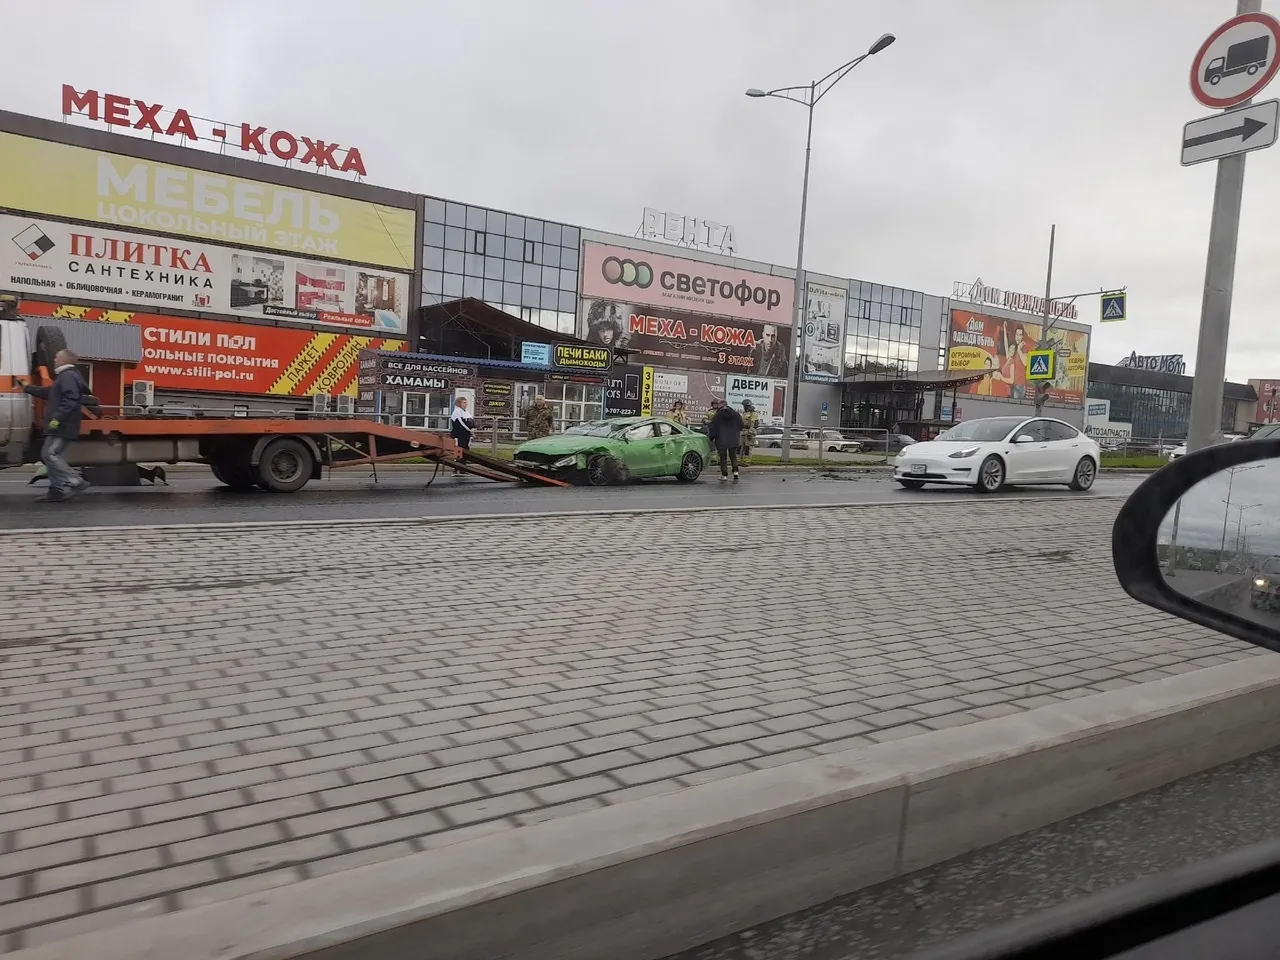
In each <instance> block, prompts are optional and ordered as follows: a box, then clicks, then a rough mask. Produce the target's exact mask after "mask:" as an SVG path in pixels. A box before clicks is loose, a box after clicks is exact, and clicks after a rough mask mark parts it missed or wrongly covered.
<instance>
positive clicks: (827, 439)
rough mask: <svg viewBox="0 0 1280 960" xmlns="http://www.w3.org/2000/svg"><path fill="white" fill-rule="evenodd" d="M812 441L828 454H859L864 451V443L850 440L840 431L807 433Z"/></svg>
mask: <svg viewBox="0 0 1280 960" xmlns="http://www.w3.org/2000/svg"><path fill="white" fill-rule="evenodd" d="M806 432H807V434H808V437H809V439H810V440H812V441H813V442H814V443H815V444H817V445H818V446H820V447H822V449H823V450H826V451H827V452H828V453H857V452H858V451H859V450H861V449H862V441H860V440H850V439H849V438H848V437H846V436H845V435H844V434H842V433H841V432H840V431H839V430H809V431H806Z"/></svg>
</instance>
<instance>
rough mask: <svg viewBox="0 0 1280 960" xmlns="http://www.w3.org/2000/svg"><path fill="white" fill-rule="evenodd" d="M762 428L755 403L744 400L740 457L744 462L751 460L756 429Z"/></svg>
mask: <svg viewBox="0 0 1280 960" xmlns="http://www.w3.org/2000/svg"><path fill="white" fill-rule="evenodd" d="M759 428H760V414H758V413H756V407H755V404H753V403H752V402H751V401H750V400H743V401H742V450H741V452H740V453H739V455H738V459H739V460H740V461H742V462H743V463H750V462H751V451H752V450H754V449H755V447H756V431H757V430H758V429H759Z"/></svg>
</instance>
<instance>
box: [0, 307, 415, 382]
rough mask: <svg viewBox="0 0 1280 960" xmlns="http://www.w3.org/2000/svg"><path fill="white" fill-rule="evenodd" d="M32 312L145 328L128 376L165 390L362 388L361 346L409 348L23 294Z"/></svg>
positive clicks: (379, 339)
mask: <svg viewBox="0 0 1280 960" xmlns="http://www.w3.org/2000/svg"><path fill="white" fill-rule="evenodd" d="M21 311H22V313H23V314H24V315H26V316H29V317H70V318H72V319H75V320H97V321H101V322H104V323H131V324H134V325H135V326H138V327H141V328H142V362H141V363H139V364H138V365H137V366H136V367H135V368H133V369H132V370H129V369H126V370H125V377H124V379H125V383H126V384H128V383H133V382H134V381H136V380H150V381H151V382H153V383H154V384H155V385H156V387H157V388H159V389H162V390H184V391H186V390H191V391H202V392H212V393H246V394H258V395H263V396H272V395H274V396H289V397H307V396H311V395H312V394H316V393H328V394H333V395H338V394H347V395H348V396H352V397H354V396H355V395H356V381H357V379H358V376H359V366H358V363H357V360H358V358H359V354H360V351H361V350H403V349H404V348H405V341H403V340H391V339H386V338H383V337H368V336H355V335H352V334H343V333H316V332H313V331H310V330H298V329H296V328H293V327H263V326H258V325H256V324H249V323H235V322H231V321H221V320H194V319H190V318H188V317H171V316H165V315H161V314H151V313H133V312H130V311H122V310H107V309H103V308H98V307H76V306H71V305H60V304H56V303H45V302H43V301H32V300H24V301H23V302H22V304H21Z"/></svg>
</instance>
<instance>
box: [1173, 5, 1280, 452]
mask: <svg viewBox="0 0 1280 960" xmlns="http://www.w3.org/2000/svg"><path fill="white" fill-rule="evenodd" d="M1261 9H1262V0H1237V2H1236V16H1235V17H1234V18H1233V19H1231V20H1228V21H1227V22H1226V23H1224V24H1223V25H1222V26H1220V27H1219V28H1218V29H1217V30H1215V31H1214V32H1213V33H1212V34H1211V35H1210V36H1209V39H1208V40H1206V41H1205V42H1204V43H1203V44H1202V45H1201V47H1200V50H1199V52H1198V53H1197V54H1196V57H1195V60H1194V61H1192V64H1191V92H1192V93H1193V94H1194V95H1195V98H1196V99H1197V100H1199V101H1200V102H1201V103H1203V104H1204V105H1205V106H1209V107H1217V108H1230V107H1238V106H1241V105H1243V104H1247V103H1248V102H1249V101H1250V100H1251V99H1252V98H1253V96H1254V94H1256V93H1258V92H1259V91H1260V90H1261V89H1262V88H1263V87H1265V86H1266V85H1267V83H1269V82H1270V81H1271V78H1272V77H1273V76H1275V73H1276V69H1277V67H1280V55H1278V53H1280V51H1277V49H1276V48H1277V45H1280V22H1278V21H1277V20H1276V19H1275V18H1274V17H1270V16H1266V15H1265V14H1263V13H1261V12H1260V10H1261ZM1260 106H1261V105H1260ZM1268 117H1269V115H1264V116H1262V117H1248V118H1247V117H1240V118H1238V119H1239V121H1240V122H1239V123H1237V122H1236V118H1233V119H1232V120H1230V121H1227V122H1226V123H1225V126H1224V127H1222V128H1219V129H1216V130H1207V131H1205V132H1203V133H1202V134H1201V135H1200V136H1201V137H1204V136H1212V135H1213V134H1215V133H1222V132H1224V131H1225V130H1236V129H1238V130H1239V136H1238V137H1236V136H1235V135H1234V134H1233V135H1232V137H1231V138H1226V137H1224V138H1222V139H1220V140H1204V139H1199V138H1197V137H1196V136H1194V135H1193V136H1192V137H1191V140H1193V141H1195V140H1197V139H1199V143H1193V144H1192V145H1191V146H1188V141H1187V138H1186V136H1185V134H1186V133H1187V132H1188V131H1184V139H1183V141H1182V148H1183V152H1184V157H1185V156H1186V152H1187V151H1188V150H1194V149H1196V148H1197V147H1198V148H1200V149H1204V148H1205V147H1206V146H1210V145H1213V144H1227V143H1231V144H1233V145H1234V144H1238V145H1239V146H1240V147H1241V152H1238V153H1233V154H1231V155H1229V156H1221V158H1220V159H1219V160H1218V178H1217V182H1216V183H1215V184H1214V188H1213V217H1212V220H1211V221H1210V224H1209V252H1208V255H1207V256H1206V258H1205V270H1204V297H1203V299H1202V300H1201V303H1200V337H1199V342H1198V343H1197V345H1196V374H1195V383H1194V385H1193V386H1192V388H1191V428H1190V430H1189V431H1188V433H1187V451H1188V452H1189V453H1190V452H1193V451H1195V450H1199V449H1201V448H1203V447H1207V446H1209V445H1210V444H1211V443H1213V442H1214V441H1215V440H1216V439H1217V436H1218V434H1219V432H1220V431H1221V429H1222V393H1223V381H1224V380H1225V379H1226V375H1227V335H1228V331H1229V326H1230V321H1231V293H1232V286H1233V285H1234V283H1235V273H1236V245H1237V242H1238V240H1239V235H1240V206H1241V202H1242V198H1243V195H1244V160H1245V154H1244V152H1243V150H1244V149H1245V148H1246V147H1248V146H1249V144H1248V139H1249V137H1248V136H1247V134H1249V131H1250V129H1252V127H1251V124H1250V123H1248V122H1246V121H1247V120H1252V121H1253V122H1263V121H1265V120H1266V119H1268ZM1257 132H1258V131H1256V130H1255V135H1256V133H1257ZM1270 139H1271V140H1272V142H1274V136H1271V137H1270ZM1206 159H1208V158H1207V157H1206Z"/></svg>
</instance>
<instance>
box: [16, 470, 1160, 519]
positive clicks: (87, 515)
mask: <svg viewBox="0 0 1280 960" xmlns="http://www.w3.org/2000/svg"><path fill="white" fill-rule="evenodd" d="M431 475H432V470H431V469H430V468H426V469H423V470H405V469H400V470H382V471H380V472H379V479H378V481H377V482H376V483H375V482H374V481H373V479H372V478H371V477H370V475H369V473H368V472H367V471H364V470H361V471H359V472H357V471H351V470H349V471H339V472H337V473H335V474H334V476H333V478H332V479H327V478H326V479H324V480H313V481H312V482H311V483H309V484H308V485H307V486H306V487H305V488H304V489H303V490H301V491H299V492H298V493H296V494H269V493H264V492H262V491H253V492H251V493H244V494H237V493H232V492H231V491H229V490H226V489H225V488H222V487H220V486H219V485H218V484H217V482H216V481H214V479H213V478H212V477H211V476H210V475H208V474H207V473H205V472H203V471H200V472H178V471H174V472H173V473H171V474H170V476H169V482H170V486H168V487H163V486H161V487H153V486H150V485H143V486H141V487H120V488H94V489H92V490H90V491H89V492H88V493H85V494H84V495H82V496H81V497H79V498H77V499H76V500H73V501H71V502H70V503H63V504H57V503H53V504H50V503H38V502H36V498H37V497H39V496H41V494H42V492H43V489H44V486H43V484H42V485H41V486H38V487H31V486H27V480H28V479H29V478H30V473H29V472H26V471H23V472H22V473H19V472H17V471H9V472H5V473H2V474H0V530H13V529H22V528H33V527H37V528H38V527H83V526H117V525H134V524H143V525H156V524H175V523H236V522H245V521H280V520H330V519H358V518H400V517H404V518H412V517H424V516H443V517H448V516H466V515H469V514H498V513H534V512H544V511H545V512H571V511H583V510H649V509H659V508H669V507H707V506H762V505H775V504H792V505H809V506H817V505H827V504H845V503H848V504H855V503H910V502H912V501H921V502H936V501H938V500H956V499H969V498H972V497H976V496H978V494H975V493H973V492H972V491H971V490H969V489H967V488H953V487H926V488H925V489H923V490H918V491H908V490H904V489H902V488H901V487H900V486H899V485H898V484H897V483H895V482H894V481H893V479H892V478H891V477H890V476H889V474H888V472H887V471H884V470H849V471H842V472H840V473H839V474H834V475H833V474H819V473H817V472H816V471H813V472H810V471H805V470H786V471H783V470H779V469H776V468H774V469H768V470H766V469H761V470H760V471H758V472H755V473H752V472H747V473H744V475H743V479H742V481H741V482H740V483H738V484H732V483H730V484H722V483H720V482H719V481H718V480H717V479H716V478H715V477H714V476H704V477H703V479H702V480H700V481H699V482H697V483H695V484H682V483H676V482H674V481H655V482H650V483H643V484H636V485H633V486H628V487H617V488H591V489H582V488H569V489H559V488H556V489H547V488H537V487H523V486H517V485H513V484H503V483H495V482H492V481H489V480H480V479H477V478H472V477H466V478H455V477H453V476H452V474H451V473H450V472H449V471H448V470H441V471H440V472H439V474H438V475H437V476H436V478H435V480H434V481H433V482H432V483H431V486H430V487H427V486H426V484H427V481H428V480H429V479H431ZM835 477H839V479H836V478H835ZM1142 479H1143V478H1142V477H1141V476H1131V475H1117V476H1102V477H1100V478H1099V479H1098V481H1097V483H1096V484H1095V485H1094V488H1093V490H1092V491H1090V493H1087V494H1078V495H1077V494H1070V492H1069V491H1068V490H1067V489H1066V488H1065V487H1028V488H1022V489H1017V490H1009V491H1007V492H1006V493H1003V494H1001V496H1016V497H1028V498H1036V497H1061V496H1107V495H1110V496H1126V495H1128V494H1129V493H1130V492H1131V491H1132V490H1133V489H1134V487H1136V486H1137V485H1138V483H1139V482H1141V480H1142Z"/></svg>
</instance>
